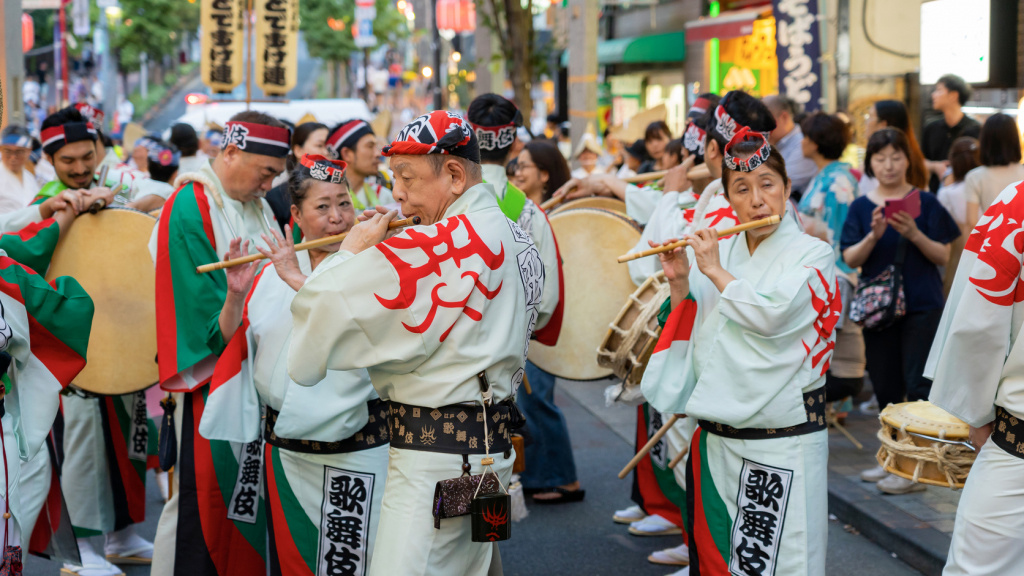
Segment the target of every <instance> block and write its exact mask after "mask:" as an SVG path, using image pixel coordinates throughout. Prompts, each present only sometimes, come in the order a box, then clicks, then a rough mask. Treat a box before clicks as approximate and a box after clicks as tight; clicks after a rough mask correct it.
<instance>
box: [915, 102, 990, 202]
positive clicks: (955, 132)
mask: <svg viewBox="0 0 1024 576" xmlns="http://www.w3.org/2000/svg"><path fill="white" fill-rule="evenodd" d="M980 135H981V124H979V123H978V121H977V120H975V119H974V118H969V117H968V116H967V115H966V114H964V117H963V118H961V119H960V121H959V122H957V124H956V126H949V125H948V124H946V119H945V118H944V117H942V116H939V117H938V118H936V119H935V120H932V121H931V122H929V123H928V124H926V125H925V127H924V130H922V131H921V153H922V154H924V157H925V158H927V159H928V160H934V161H940V160H948V159H949V148H950V147H951V146H952V145H953V141H954V140H956V139H957V138H959V137H961V136H972V137H974V138H977V137H978V136H980ZM928 187H929V188H930V189H931V191H932V192H937V191H938V190H939V177H938V176H936V175H935V174H932V175H931V180H930V181H929V184H928Z"/></svg>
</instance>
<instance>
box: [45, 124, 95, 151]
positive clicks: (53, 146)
mask: <svg viewBox="0 0 1024 576" xmlns="http://www.w3.org/2000/svg"><path fill="white" fill-rule="evenodd" d="M39 136H40V137H41V138H42V141H43V152H46V153H47V154H49V155H50V156H53V155H54V154H56V153H57V151H58V150H60V149H61V148H63V147H65V146H67V145H68V144H71V143H73V142H79V141H81V140H92V141H93V142H95V141H96V139H97V138H98V137H99V136H97V134H96V128H94V127H93V125H92V122H68V123H66V124H62V125H60V126H51V127H49V128H46V129H45V130H43V131H42V133H41V134H40V135H39Z"/></svg>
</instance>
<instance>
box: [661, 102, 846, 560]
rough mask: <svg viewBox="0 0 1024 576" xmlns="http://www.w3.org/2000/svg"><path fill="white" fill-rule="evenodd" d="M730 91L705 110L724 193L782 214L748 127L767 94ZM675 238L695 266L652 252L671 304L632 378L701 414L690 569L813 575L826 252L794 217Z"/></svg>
mask: <svg viewBox="0 0 1024 576" xmlns="http://www.w3.org/2000/svg"><path fill="white" fill-rule="evenodd" d="M734 94H737V93H735V92H734V93H730V94H727V95H726V97H725V98H723V100H722V103H721V104H719V106H718V108H717V109H716V111H715V114H716V121H717V125H718V129H719V130H720V131H721V133H722V134H723V136H726V137H727V138H728V140H727V142H728V143H727V144H726V145H725V146H724V147H723V149H722V151H723V153H724V168H723V174H722V176H723V178H722V181H723V185H724V186H725V190H726V198H727V199H728V201H729V203H730V205H731V207H732V208H733V210H734V211H735V213H736V215H737V216H738V217H739V219H740V221H741V222H750V221H754V220H759V219H762V218H765V217H768V216H773V215H775V216H783V214H784V212H785V211H786V206H787V201H788V199H789V194H790V183H789V179H788V178H787V176H786V166H785V162H784V160H783V159H782V157H781V156H780V155H779V154H777V153H776V151H774V150H772V148H771V146H770V145H769V144H768V140H767V131H765V130H752V129H751V128H750V126H751V125H755V126H761V125H763V123H764V121H765V120H764V119H763V118H761V115H762V114H764V113H765V112H764V107H763V106H760V107H757V108H739V107H736V106H729V103H730V101H731V98H730V96H733V95H734ZM685 238H686V239H687V240H688V241H689V242H690V243H691V245H692V246H693V252H694V260H696V266H695V267H694V268H693V269H691V267H690V264H689V258H688V256H687V254H686V251H685V250H683V249H680V248H677V249H676V250H674V251H672V252H669V253H666V254H662V255H661V261H662V267H663V268H664V270H665V276H666V278H667V280H668V281H669V284H670V287H671V297H670V300H669V302H670V306H671V313H670V314H669V316H668V318H667V321H666V323H665V328H664V331H663V332H662V334H661V337H660V339H659V341H658V345H657V346H656V348H655V353H654V355H653V356H652V358H651V361H650V363H649V364H648V367H647V371H646V372H645V373H644V377H643V382H642V389H643V393H644V396H645V397H646V398H647V400H648V401H649V402H650V403H651V405H652V406H654V407H655V408H656V409H658V410H659V411H661V412H663V413H674V414H687V415H688V416H689V417H690V418H696V419H697V421H698V423H699V427H698V428H697V430H696V432H695V433H694V437H693V441H692V444H691V449H690V456H689V461H688V463H687V486H688V487H689V488H690V491H689V492H688V494H687V499H688V504H689V505H688V506H687V516H688V517H687V532H688V534H689V535H690V536H691V545H690V567H689V570H692V571H693V572H694V573H698V574H699V573H701V571H702V568H703V571H704V572H709V573H711V572H714V573H719V572H721V573H726V572H730V571H731V572H735V573H748V572H751V571H773V572H774V573H777V574H824V573H825V547H826V540H827V521H828V518H827V494H826V461H827V459H828V435H827V432H826V425H825V421H824V394H825V393H824V388H823V385H824V381H825V370H826V369H827V366H828V360H829V355H830V350H831V345H832V342H833V340H832V338H833V335H832V332H833V330H832V328H833V327H834V323H835V314H834V312H835V311H836V310H838V307H839V298H838V297H837V296H838V295H837V294H836V279H835V262H834V260H835V258H834V254H833V252H832V250H831V249H830V247H829V246H828V244H826V243H824V242H821V241H820V240H817V239H814V238H812V237H810V236H807V235H805V234H803V233H802V232H801V230H800V229H799V227H798V225H797V224H796V221H795V220H793V219H791V218H783V219H782V222H781V223H780V224H777V225H772V226H768V227H763V228H759V229H756V230H752V231H747V232H743V233H740V234H737V235H735V236H733V237H730V238H726V239H723V240H722V241H721V242H719V241H718V234H717V232H716V231H715V230H710V229H702V230H698V231H697V232H696V233H695V234H690V235H687V236H686V237H685ZM729 494H738V495H739V496H738V498H737V500H735V501H734V500H733V499H732V498H729V497H723V495H729ZM720 543H721V547H719V544H720ZM726 543H727V544H726ZM769 569H770V570H769ZM686 572H687V571H684V572H683V573H684V574H685V573H686Z"/></svg>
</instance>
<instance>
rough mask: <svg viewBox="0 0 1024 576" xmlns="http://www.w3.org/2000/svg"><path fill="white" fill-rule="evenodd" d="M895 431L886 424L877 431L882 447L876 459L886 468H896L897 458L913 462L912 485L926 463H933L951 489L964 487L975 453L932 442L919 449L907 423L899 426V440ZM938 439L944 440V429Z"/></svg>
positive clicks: (968, 449) (958, 445)
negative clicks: (907, 428)
mask: <svg viewBox="0 0 1024 576" xmlns="http://www.w3.org/2000/svg"><path fill="white" fill-rule="evenodd" d="M895 430H896V429H895V428H893V427H892V426H890V425H889V424H888V423H886V422H882V429H881V430H879V431H878V439H879V440H880V441H881V442H882V446H881V447H880V448H879V449H878V454H877V455H876V457H875V458H876V459H877V460H878V462H879V464H881V465H882V467H883V468H885V469H887V470H888V469H895V468H896V462H895V460H896V457H897V456H902V457H904V458H910V459H912V460H916V461H917V464H916V466H915V467H914V476H913V478H911V480H912V481H913V482H917V481H918V479H919V478H920V476H921V471H922V469H923V468H924V465H925V464H926V463H929V462H930V463H933V464H935V466H936V467H937V468H938V469H939V472H941V473H942V474H943V475H945V477H946V483H947V484H948V485H949V487H950V488H951V489H953V490H957V489H959V488H958V486H957V484H960V485H963V483H964V481H965V480H966V479H967V474H968V472H970V471H971V465H972V464H974V459H975V453H974V451H972V450H971V449H970V448H967V447H966V446H962V445H960V444H943V443H939V442H934V443H932V444H931V445H929V446H918V445H916V444H914V440H913V437H912V436H911V435H910V434H909V433H908V432H907V430H906V424H903V425H902V426H900V428H899V431H900V432H902V434H901V435H900V436H901V437H900V438H899V439H897V440H893V438H892V436H893V432H894V431H895ZM938 436H939V438H943V439H944V438H945V437H946V431H945V430H939V434H938Z"/></svg>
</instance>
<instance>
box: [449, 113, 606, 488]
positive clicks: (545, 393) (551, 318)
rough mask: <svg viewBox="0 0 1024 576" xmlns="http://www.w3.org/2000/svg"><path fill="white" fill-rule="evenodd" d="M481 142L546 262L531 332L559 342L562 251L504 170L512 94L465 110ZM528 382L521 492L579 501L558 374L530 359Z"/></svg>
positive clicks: (492, 173) (503, 196)
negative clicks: (558, 397) (527, 433)
mask: <svg viewBox="0 0 1024 576" xmlns="http://www.w3.org/2000/svg"><path fill="white" fill-rule="evenodd" d="M466 119H467V120H469V122H470V124H471V125H472V126H473V130H474V131H475V132H476V139H477V142H478V144H479V146H480V163H481V165H480V170H481V172H482V174H483V181H484V182H485V183H487V184H490V185H491V187H492V188H493V189H494V192H495V194H496V195H497V196H496V197H497V199H498V206H499V207H500V208H501V211H502V213H504V214H505V216H506V217H507V218H508V219H509V220H512V221H513V222H515V223H517V224H518V225H519V227H520V228H522V229H523V230H524V231H525V232H526V233H527V234H529V235H530V239H531V240H533V244H534V246H536V247H537V250H538V252H540V259H541V262H543V263H544V295H543V296H542V297H541V302H540V306H538V309H537V311H538V316H537V322H536V324H534V327H533V337H534V338H535V339H536V340H537V342H540V343H541V344H544V345H546V346H554V345H555V344H557V343H558V335H559V333H560V332H561V329H562V311H563V309H564V302H563V288H562V286H563V284H564V283H563V282H562V257H561V255H560V254H559V253H558V243H557V242H556V240H555V235H554V232H553V231H552V230H551V224H550V223H548V219H547V215H546V214H544V211H543V210H541V209H540V207H539V206H537V205H536V204H534V203H533V201H532V200H529V199H528V198H527V197H526V194H524V193H523V191H522V190H520V189H519V188H517V187H516V186H515V185H514V184H512V182H510V181H509V179H508V176H506V175H505V166H506V165H507V164H508V162H509V160H510V157H511V154H512V149H513V148H514V147H515V143H516V140H517V135H516V131H517V130H518V128H519V127H520V126H522V123H523V118H522V114H520V113H519V108H517V107H516V105H515V104H513V103H512V102H511V101H510V100H509V99H507V98H505V97H504V96H499V95H498V94H483V95H481V96H477V97H476V98H475V99H473V101H472V102H471V103H470V104H469V108H468V109H467V110H466ZM526 381H527V382H529V384H530V387H531V389H532V392H531V393H530V394H527V393H526V391H525V390H523V391H522V392H520V394H519V397H518V398H517V402H518V404H519V407H520V408H521V409H522V411H523V416H525V417H526V419H527V420H528V421H529V422H530V438H531V440H532V444H531V448H530V450H529V451H527V452H526V470H525V471H524V472H523V473H522V474H521V475H520V477H519V478H520V481H521V482H522V483H523V491H524V492H525V493H526V494H532V495H533V500H534V502H537V503H538V504H557V503H566V502H578V501H580V500H582V499H583V497H584V496H585V494H586V492H585V491H584V490H582V489H580V483H579V479H578V478H577V476H576V463H575V461H574V460H573V454H572V442H571V441H570V439H569V426H568V425H567V424H566V421H565V416H564V415H563V414H562V411H561V409H559V408H558V406H556V405H555V376H554V374H549V373H547V372H545V371H543V370H541V369H540V368H538V367H537V366H536V365H535V364H534V363H533V362H530V361H529V360H527V361H526Z"/></svg>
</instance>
